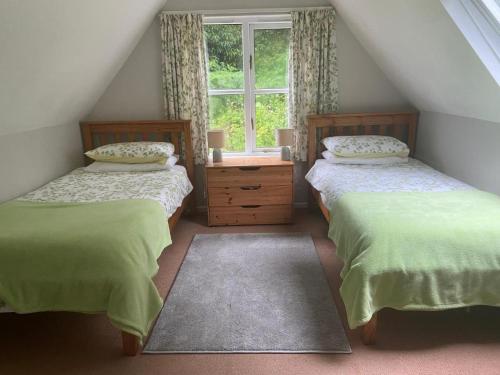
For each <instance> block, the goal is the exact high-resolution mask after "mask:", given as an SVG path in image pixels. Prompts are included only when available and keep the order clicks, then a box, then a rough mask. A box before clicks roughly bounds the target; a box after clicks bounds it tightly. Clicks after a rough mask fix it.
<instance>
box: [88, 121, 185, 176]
mask: <svg viewBox="0 0 500 375" xmlns="http://www.w3.org/2000/svg"><path fill="white" fill-rule="evenodd" d="M80 128H81V131H82V140H83V149H84V151H85V152H86V151H89V150H92V149H94V148H96V147H99V146H103V145H106V144H110V143H119V142H137V141H156V142H170V143H172V144H173V145H174V146H175V152H176V153H177V154H179V155H180V160H179V164H181V165H184V167H185V168H186V170H187V173H188V177H189V179H190V180H191V182H192V183H193V184H194V163H193V148H192V142H191V121H190V120H155V121H105V122H102V121H91V122H82V123H80ZM90 161H91V160H90V159H88V158H86V160H85V162H86V164H89V163H90Z"/></svg>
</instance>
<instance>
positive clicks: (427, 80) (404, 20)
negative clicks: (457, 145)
mask: <svg viewBox="0 0 500 375" xmlns="http://www.w3.org/2000/svg"><path fill="white" fill-rule="evenodd" d="M330 1H331V3H332V5H333V6H334V7H335V8H336V9H337V11H338V12H339V14H340V15H341V16H342V18H343V19H344V20H345V22H346V23H347V25H348V26H349V28H350V29H351V31H352V32H353V33H354V35H355V36H356V38H357V39H358V40H359V41H360V42H361V44H362V45H363V46H364V47H365V49H366V50H367V52H368V53H369V54H370V55H371V56H372V57H373V59H374V60H375V62H376V63H377V64H378V65H379V67H380V68H381V69H382V70H383V71H384V73H385V74H386V76H387V77H388V78H389V79H390V80H392V81H393V83H394V84H395V85H396V87H398V89H399V90H400V91H401V92H402V93H403V94H405V95H406V97H407V98H408V99H409V100H410V101H411V102H412V104H413V105H414V106H416V107H417V108H418V109H419V110H421V111H432V112H441V113H448V114H453V115H458V116H464V117H472V118H478V119H482V120H488V121H493V122H497V123H500V87H499V86H498V85H497V84H496V82H495V80H494V79H493V77H492V76H491V75H490V74H489V72H488V71H487V70H486V68H485V67H484V65H483V64H482V62H481V61H480V60H479V58H478V57H477V55H476V54H475V52H474V50H473V49H472V48H471V47H470V45H469V44H468V42H467V41H466V39H465V38H464V36H463V35H462V34H461V32H460V31H459V29H458V28H457V27H456V25H455V24H454V23H453V21H452V20H451V18H450V17H449V15H448V14H447V13H446V11H445V9H444V8H443V6H442V5H441V3H440V1H438V0H405V1H401V0H378V1H373V0H356V1H353V0H330Z"/></svg>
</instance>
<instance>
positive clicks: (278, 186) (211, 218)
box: [205, 156, 293, 226]
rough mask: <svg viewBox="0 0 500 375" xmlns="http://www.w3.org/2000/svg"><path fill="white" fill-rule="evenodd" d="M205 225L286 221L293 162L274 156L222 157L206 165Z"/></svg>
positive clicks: (290, 202) (290, 211)
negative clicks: (222, 159)
mask: <svg viewBox="0 0 500 375" xmlns="http://www.w3.org/2000/svg"><path fill="white" fill-rule="evenodd" d="M205 170H206V182H207V191H208V194H207V196H208V225H210V226H214V225H253V224H284V223H290V222H291V221H292V217H293V162H290V161H282V160H281V159H280V158H278V157H257V156H255V157H246V158H226V159H225V160H224V161H223V162H221V163H212V162H209V163H208V164H207V165H206V169H205Z"/></svg>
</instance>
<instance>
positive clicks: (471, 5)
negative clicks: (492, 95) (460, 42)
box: [441, 0, 500, 85]
mask: <svg viewBox="0 0 500 375" xmlns="http://www.w3.org/2000/svg"><path fill="white" fill-rule="evenodd" d="M441 2H442V4H443V6H444V8H445V9H446V11H447V12H448V14H449V15H450V17H451V18H452V19H453V21H454V22H455V24H456V25H457V27H458V28H459V30H460V31H461V32H462V34H464V36H465V38H466V39H467V41H468V42H469V44H470V45H471V47H472V48H473V49H474V51H475V52H476V54H477V55H478V56H479V58H480V59H481V61H482V62H483V64H484V65H485V66H486V68H487V69H488V71H489V72H490V74H491V75H492V76H493V78H495V80H496V82H497V84H498V85H500V0H441Z"/></svg>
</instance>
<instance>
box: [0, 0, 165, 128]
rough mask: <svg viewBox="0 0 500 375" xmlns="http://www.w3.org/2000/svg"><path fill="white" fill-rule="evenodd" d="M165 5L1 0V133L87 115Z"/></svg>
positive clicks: (131, 0)
mask: <svg viewBox="0 0 500 375" xmlns="http://www.w3.org/2000/svg"><path fill="white" fill-rule="evenodd" d="M164 5H165V0H140V1H137V0H85V1H68V0H22V1H19V0H2V1H0V135H4V134H9V133H16V132H21V131H27V130H32V129H37V128H42V127H48V126H56V125H60V124H67V123H70V122H74V121H78V120H79V119H81V118H83V117H84V116H85V115H86V113H87V112H88V111H89V110H90V109H91V108H92V107H93V105H94V104H95V102H96V101H97V99H98V98H99V97H100V96H101V94H102V93H103V91H104V90H105V88H106V87H107V86H108V84H109V83H110V82H111V80H112V78H113V77H114V75H115V74H116V72H117V71H118V70H119V69H120V67H121V65H122V64H123V63H124V61H125V60H126V58H127V57H128V55H129V54H130V52H131V51H132V50H133V48H134V47H135V45H136V44H137V42H138V41H139V39H140V37H141V36H142V35H143V33H144V32H145V30H146V29H147V27H148V26H149V25H150V23H151V20H152V19H153V17H154V16H155V14H156V13H157V12H158V11H159V10H160V9H162V8H163V7H164Z"/></svg>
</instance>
